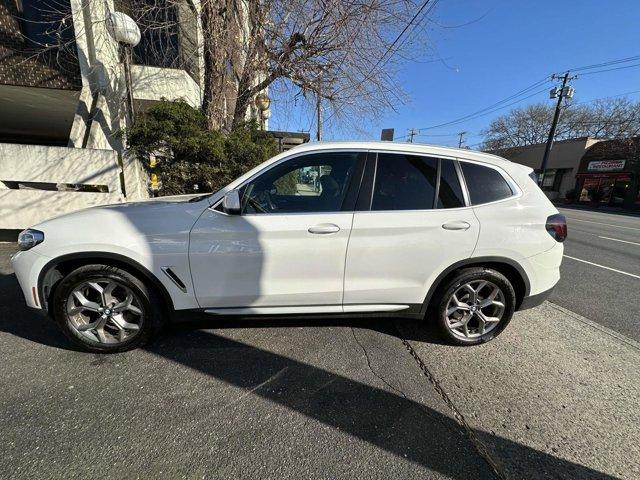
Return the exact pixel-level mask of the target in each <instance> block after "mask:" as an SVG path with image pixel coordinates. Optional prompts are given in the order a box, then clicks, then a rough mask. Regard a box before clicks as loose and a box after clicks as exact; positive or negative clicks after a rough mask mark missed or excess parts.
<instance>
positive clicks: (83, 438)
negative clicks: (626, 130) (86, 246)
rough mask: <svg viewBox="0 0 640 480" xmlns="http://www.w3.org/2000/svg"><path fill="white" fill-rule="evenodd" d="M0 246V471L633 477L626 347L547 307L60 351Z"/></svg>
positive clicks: (303, 324) (29, 474) (631, 356)
mask: <svg viewBox="0 0 640 480" xmlns="http://www.w3.org/2000/svg"><path fill="white" fill-rule="evenodd" d="M13 248H14V246H13V245H11V244H0V298H2V302H1V303H0V365H1V366H2V367H1V368H2V375H0V391H1V392H3V393H2V394H1V395H0V432H1V433H2V435H1V436H0V478H34V477H35V478H94V477H103V478H114V477H116V478H158V477H162V478H319V479H320V478H321V479H325V478H327V479H330V478H331V479H333V478H385V479H387V478H453V479H467V478H640V470H639V467H638V459H639V458H640V451H638V445H640V437H639V431H640V430H639V429H638V428H637V425H638V421H639V420H640V418H639V417H638V415H639V412H640V408H638V407H639V406H640V394H639V392H638V388H639V386H640V377H639V375H640V374H639V372H638V368H637V366H638V365H639V364H640V348H638V344H637V343H635V342H633V341H632V340H629V339H627V338H626V337H624V336H622V335H619V334H615V333H614V332H611V331H609V330H607V329H605V328H603V327H600V326H599V325H597V324H595V323H593V322H590V321H589V320H586V319H583V318H582V317H580V316H578V315H576V314H573V313H571V312H568V311H566V310H565V309H562V308H561V307H557V306H555V305H553V304H545V305H544V306H542V307H540V308H538V309H534V310H531V311H528V312H522V313H519V314H517V315H516V317H515V318H514V320H513V322H512V324H511V325H510V326H509V328H508V329H507V330H506V331H505V332H504V333H503V335H501V336H500V337H499V338H498V339H496V340H495V341H494V342H491V343H489V344H487V345H483V346H479V347H474V348H453V347H448V346H444V345H441V344H440V343H439V342H438V341H437V339H436V338H435V337H434V335H433V333H432V332H431V331H430V329H428V328H425V327H424V326H423V325H420V324H417V323H413V322H404V321H399V320H398V321H393V320H386V321H380V320H374V319H362V320H351V321H347V320H344V321H335V322H329V321H320V320H315V321H312V320H308V321H273V320H272V321H268V322H267V321H261V322H258V321H254V322H250V321H246V320H245V321H241V320H239V321H235V322H226V323H220V322H218V323H216V324H215V326H216V328H215V329H212V328H211V325H212V324H209V325H207V326H206V327H207V328H204V327H205V326H204V325H189V326H183V327H179V328H178V327H176V328H173V329H171V330H169V331H167V332H165V333H164V334H163V335H162V336H161V338H159V339H158V340H157V341H156V342H154V343H153V344H152V345H150V346H149V347H148V348H146V349H144V350H137V351H133V352H127V353H124V354H118V355H107V356H104V355H103V356H100V355H90V354H86V353H82V352H78V351H76V350H74V348H73V347H72V346H71V345H70V344H69V343H68V342H67V341H66V339H65V338H64V336H63V335H62V334H61V333H60V332H59V331H58V330H57V328H56V327H55V326H54V325H53V324H52V323H51V322H50V321H49V320H47V319H46V318H43V317H41V316H39V315H37V314H34V313H33V312H31V311H29V310H28V309H26V308H25V307H24V303H23V299H22V298H21V294H20V292H19V290H18V286H17V283H16V281H15V276H14V275H12V273H11V271H10V269H9V267H8V265H7V262H6V258H7V253H8V251H10V250H12V249H13Z"/></svg>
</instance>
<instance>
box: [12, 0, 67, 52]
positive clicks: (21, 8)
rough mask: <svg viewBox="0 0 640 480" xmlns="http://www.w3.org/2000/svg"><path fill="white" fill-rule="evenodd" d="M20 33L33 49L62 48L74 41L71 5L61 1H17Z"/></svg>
mask: <svg viewBox="0 0 640 480" xmlns="http://www.w3.org/2000/svg"><path fill="white" fill-rule="evenodd" d="M15 2H16V10H17V11H18V21H19V22H20V31H21V33H22V36H23V37H24V39H25V40H26V42H27V44H28V45H29V46H31V47H59V48H62V47H64V46H66V45H68V44H69V43H71V42H72V41H73V38H74V35H73V22H72V20H71V4H70V2H68V1H66V2H65V1H61V0H15Z"/></svg>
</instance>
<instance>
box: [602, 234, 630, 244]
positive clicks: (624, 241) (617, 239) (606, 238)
mask: <svg viewBox="0 0 640 480" xmlns="http://www.w3.org/2000/svg"><path fill="white" fill-rule="evenodd" d="M596 237H598V238H604V239H605V240H613V241H614V242H622V243H630V244H631V245H640V243H638V242H630V241H629V240H620V239H619V238H611V237H603V236H602V235H596Z"/></svg>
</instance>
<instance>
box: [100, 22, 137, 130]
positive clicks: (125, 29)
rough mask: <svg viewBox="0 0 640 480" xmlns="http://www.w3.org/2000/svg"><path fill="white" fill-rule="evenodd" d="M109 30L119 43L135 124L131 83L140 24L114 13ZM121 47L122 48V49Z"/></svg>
mask: <svg viewBox="0 0 640 480" xmlns="http://www.w3.org/2000/svg"><path fill="white" fill-rule="evenodd" d="M107 29H108V31H109V33H110V34H111V36H112V37H113V38H114V40H115V41H116V42H118V47H119V48H118V50H119V52H118V55H119V57H120V61H122V64H123V66H124V83H125V90H126V96H127V117H128V118H129V122H130V123H133V118H134V110H133V87H132V83H131V49H132V48H133V47H135V46H136V45H138V43H140V39H141V38H142V34H141V33H140V27H138V24H136V22H135V21H134V20H133V19H132V18H131V17H130V16H128V15H127V14H125V13H122V12H113V13H112V14H111V15H110V16H109V19H108V21H107ZM120 47H121V48H120Z"/></svg>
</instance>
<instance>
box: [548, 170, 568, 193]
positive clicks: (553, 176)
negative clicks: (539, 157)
mask: <svg viewBox="0 0 640 480" xmlns="http://www.w3.org/2000/svg"><path fill="white" fill-rule="evenodd" d="M569 170H570V169H568V168H550V169H548V170H547V171H546V172H544V179H543V180H542V190H544V191H545V192H559V191H560V185H561V184H562V177H563V176H564V174H565V173H566V172H567V171H569Z"/></svg>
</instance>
